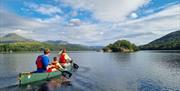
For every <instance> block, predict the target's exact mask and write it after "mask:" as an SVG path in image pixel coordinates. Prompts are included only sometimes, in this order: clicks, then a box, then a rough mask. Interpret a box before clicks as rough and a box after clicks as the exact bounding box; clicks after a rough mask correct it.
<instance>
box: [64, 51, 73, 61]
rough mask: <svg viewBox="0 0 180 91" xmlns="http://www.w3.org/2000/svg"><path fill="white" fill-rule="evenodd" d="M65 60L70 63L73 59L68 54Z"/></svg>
mask: <svg viewBox="0 0 180 91" xmlns="http://www.w3.org/2000/svg"><path fill="white" fill-rule="evenodd" d="M65 59H66V61H67V62H70V61H71V60H72V59H71V58H70V57H69V56H68V54H67V53H66V55H65Z"/></svg>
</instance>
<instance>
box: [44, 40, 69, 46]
mask: <svg viewBox="0 0 180 91" xmlns="http://www.w3.org/2000/svg"><path fill="white" fill-rule="evenodd" d="M45 43H48V44H54V45H60V44H70V43H68V42H67V41H62V40H55V41H54V40H48V41H45Z"/></svg>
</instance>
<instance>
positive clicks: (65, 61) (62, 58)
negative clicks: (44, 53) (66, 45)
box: [59, 49, 72, 67]
mask: <svg viewBox="0 0 180 91" xmlns="http://www.w3.org/2000/svg"><path fill="white" fill-rule="evenodd" d="M59 62H60V64H61V65H62V66H64V67H67V66H69V65H71V62H72V59H71V58H70V57H69V56H68V54H67V53H66V49H63V50H62V52H60V53H59Z"/></svg>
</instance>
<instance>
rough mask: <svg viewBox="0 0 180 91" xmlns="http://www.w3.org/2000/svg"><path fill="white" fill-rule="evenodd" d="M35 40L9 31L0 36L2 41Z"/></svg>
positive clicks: (0, 41)
mask: <svg viewBox="0 0 180 91" xmlns="http://www.w3.org/2000/svg"><path fill="white" fill-rule="evenodd" d="M27 41H33V40H31V39H27V38H24V37H22V36H20V35H17V34H16V33H9V34H7V35H5V36H3V37H1V38H0V43H15V42H27Z"/></svg>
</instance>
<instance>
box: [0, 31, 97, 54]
mask: <svg viewBox="0 0 180 91" xmlns="http://www.w3.org/2000/svg"><path fill="white" fill-rule="evenodd" d="M41 48H49V49H50V50H52V51H59V50H61V49H62V48H66V49H67V50H69V51H85V50H94V49H93V48H91V47H88V46H84V45H80V44H70V43H68V42H66V41H62V40H57V41H52V40H50V41H45V42H39V41H35V40H31V39H27V38H24V37H22V36H20V35H17V34H15V33H10V34H7V35H5V36H3V37H1V38H0V52H10V51H40V49H41Z"/></svg>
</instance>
